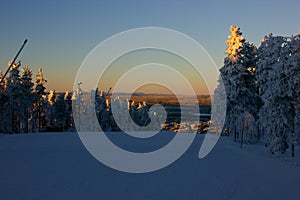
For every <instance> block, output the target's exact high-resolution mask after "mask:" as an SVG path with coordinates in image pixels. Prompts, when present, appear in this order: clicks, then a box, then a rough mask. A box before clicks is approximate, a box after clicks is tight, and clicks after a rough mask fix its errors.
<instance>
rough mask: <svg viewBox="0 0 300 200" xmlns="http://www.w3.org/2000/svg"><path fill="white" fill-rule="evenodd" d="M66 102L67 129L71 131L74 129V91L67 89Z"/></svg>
mask: <svg viewBox="0 0 300 200" xmlns="http://www.w3.org/2000/svg"><path fill="white" fill-rule="evenodd" d="M64 99H65V103H66V125H65V130H66V131H70V130H71V129H73V124H74V123H73V117H72V93H70V92H68V91H66V93H65V97H64Z"/></svg>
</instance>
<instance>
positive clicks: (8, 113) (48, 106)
mask: <svg viewBox="0 0 300 200" xmlns="http://www.w3.org/2000/svg"><path fill="white" fill-rule="evenodd" d="M20 67H21V63H20V62H18V63H15V64H14V65H13V66H12V68H11V69H10V71H9V75H8V76H7V77H5V79H4V81H3V82H2V83H1V85H0V111H1V112H0V132H4V133H30V132H41V131H46V130H47V131H55V130H68V129H70V128H72V108H71V105H72V99H71V98H72V94H69V93H64V94H60V95H56V94H55V92H54V91H50V93H46V92H45V89H46V88H45V84H46V82H47V81H46V80H45V79H44V76H43V71H42V69H39V71H38V74H37V76H36V82H35V84H34V82H33V80H32V70H31V69H30V68H29V67H28V65H26V67H23V68H21V71H22V73H20V70H19V68H20ZM2 76H3V75H2V72H0V78H1V79H2Z"/></svg>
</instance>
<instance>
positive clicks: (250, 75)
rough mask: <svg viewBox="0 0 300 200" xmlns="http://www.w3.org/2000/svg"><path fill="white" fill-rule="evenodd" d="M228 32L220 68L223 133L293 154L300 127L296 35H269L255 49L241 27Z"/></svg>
mask: <svg viewBox="0 0 300 200" xmlns="http://www.w3.org/2000/svg"><path fill="white" fill-rule="evenodd" d="M230 31H231V35H229V36H228V40H227V41H226V44H227V45H228V48H227V50H226V54H227V57H226V58H225V59H224V66H223V67H222V68H221V69H220V75H221V78H222V80H223V84H224V86H225V91H226V95H227V113H226V120H225V125H224V128H223V131H222V134H223V135H230V136H232V137H233V138H234V140H235V141H238V142H240V144H241V145H242V144H243V143H245V142H246V143H253V142H257V141H263V142H264V143H265V146H266V147H267V148H268V150H269V151H270V152H271V153H272V154H278V153H285V152H287V151H288V150H290V152H291V154H292V156H294V148H295V145H296V144H297V142H298V141H299V131H300V35H299V34H300V33H299V34H298V35H296V36H291V37H282V36H273V35H272V34H269V35H268V36H265V37H264V38H263V40H262V42H261V44H260V46H259V47H258V48H257V47H256V46H255V45H254V44H250V43H248V42H247V41H246V40H245V38H244V37H243V36H242V33H241V32H240V28H239V27H236V26H231V27H230ZM219 87H220V86H219ZM218 91H219V90H218V89H217V90H216V95H218V94H217V92H218Z"/></svg>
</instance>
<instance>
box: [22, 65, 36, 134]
mask: <svg viewBox="0 0 300 200" xmlns="http://www.w3.org/2000/svg"><path fill="white" fill-rule="evenodd" d="M22 73H23V74H22V76H21V86H22V87H21V88H20V89H21V93H22V96H23V98H22V103H21V107H20V110H21V123H22V132H25V133H28V132H32V128H33V127H32V120H33V119H32V118H33V104H34V95H33V86H34V83H33V82H32V70H31V69H30V68H29V67H28V65H26V67H24V68H22Z"/></svg>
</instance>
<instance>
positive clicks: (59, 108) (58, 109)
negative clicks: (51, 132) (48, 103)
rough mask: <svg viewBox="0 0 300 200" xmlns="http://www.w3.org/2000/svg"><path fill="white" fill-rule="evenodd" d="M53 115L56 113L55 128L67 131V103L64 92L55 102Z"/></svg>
mask: <svg viewBox="0 0 300 200" xmlns="http://www.w3.org/2000/svg"><path fill="white" fill-rule="evenodd" d="M53 108H54V109H53V110H54V112H53V115H54V122H55V123H54V125H55V127H54V128H55V130H58V131H65V127H66V103H65V94H64V93H62V94H60V95H59V96H58V98H57V99H56V101H55V102H54V104H53Z"/></svg>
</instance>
